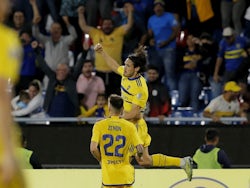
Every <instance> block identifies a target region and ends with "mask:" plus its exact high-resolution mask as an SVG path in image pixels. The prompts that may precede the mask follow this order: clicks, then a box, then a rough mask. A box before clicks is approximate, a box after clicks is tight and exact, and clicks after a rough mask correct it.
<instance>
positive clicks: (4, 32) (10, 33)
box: [0, 24, 18, 42]
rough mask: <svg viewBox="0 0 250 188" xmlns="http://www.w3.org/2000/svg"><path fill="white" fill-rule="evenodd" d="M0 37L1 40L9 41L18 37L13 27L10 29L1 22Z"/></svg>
mask: <svg viewBox="0 0 250 188" xmlns="http://www.w3.org/2000/svg"><path fill="white" fill-rule="evenodd" d="M0 37H1V41H2V40H10V41H12V42H14V41H16V40H17V39H18V34H17V32H16V31H14V30H13V29H11V28H9V27H7V26H5V25H3V24H0Z"/></svg>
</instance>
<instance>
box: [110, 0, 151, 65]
mask: <svg viewBox="0 0 250 188" xmlns="http://www.w3.org/2000/svg"><path fill="white" fill-rule="evenodd" d="M130 4H131V5H133V3H132V1H130V0H126V1H125V2H124V3H123V11H122V12H121V13H120V14H119V15H118V16H116V17H115V20H118V21H117V22H118V23H117V24H118V25H119V26H120V25H124V24H127V22H128V15H129V7H130V6H131V5H130ZM133 20H134V22H133V25H132V27H131V28H130V29H129V30H128V32H127V34H126V35H125V36H124V42H123V48H122V60H123V61H125V60H126V58H127V57H128V55H129V54H131V53H133V52H134V49H136V48H137V47H138V44H144V43H145V41H146V37H147V35H146V33H147V30H146V27H145V24H144V22H143V19H142V18H141V17H140V16H138V15H137V14H136V13H135V12H134V13H133Z"/></svg>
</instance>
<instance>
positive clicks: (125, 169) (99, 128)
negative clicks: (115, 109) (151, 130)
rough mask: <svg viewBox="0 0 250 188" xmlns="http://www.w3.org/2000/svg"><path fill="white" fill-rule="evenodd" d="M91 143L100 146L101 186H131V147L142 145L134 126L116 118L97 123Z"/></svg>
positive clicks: (132, 172) (132, 175)
mask: <svg viewBox="0 0 250 188" xmlns="http://www.w3.org/2000/svg"><path fill="white" fill-rule="evenodd" d="M91 141H93V142H96V143H98V144H99V146H100V152H101V165H102V182H103V185H109V186H111V185H132V184H133V183H134V167H133V166H132V165H131V164H130V156H131V153H133V151H134V147H133V146H137V145H139V144H142V143H141V141H140V139H139V136H138V134H137V131H136V128H135V126H134V124H132V123H131V122H129V121H127V120H125V119H122V118H119V117H118V116H112V117H110V118H107V119H104V120H101V121H98V122H96V123H95V125H94V127H93V132H92V138H91Z"/></svg>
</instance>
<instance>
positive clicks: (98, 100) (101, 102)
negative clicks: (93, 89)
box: [96, 96, 107, 108]
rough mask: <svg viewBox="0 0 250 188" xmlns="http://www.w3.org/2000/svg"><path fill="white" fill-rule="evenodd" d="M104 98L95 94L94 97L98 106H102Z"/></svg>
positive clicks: (104, 102)
mask: <svg viewBox="0 0 250 188" xmlns="http://www.w3.org/2000/svg"><path fill="white" fill-rule="evenodd" d="M106 102H107V101H106V98H105V97H104V96H97V99H96V104H97V106H98V107H99V108H102V107H104V105H105V104H106Z"/></svg>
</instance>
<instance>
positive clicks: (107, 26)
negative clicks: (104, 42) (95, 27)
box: [102, 19, 114, 35]
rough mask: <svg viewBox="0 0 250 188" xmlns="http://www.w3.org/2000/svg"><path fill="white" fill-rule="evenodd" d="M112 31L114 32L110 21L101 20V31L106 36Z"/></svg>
mask: <svg viewBox="0 0 250 188" xmlns="http://www.w3.org/2000/svg"><path fill="white" fill-rule="evenodd" d="M113 30H114V25H113V22H112V20H109V19H106V20H103V23H102V31H103V32H104V33H105V34H106V35H109V34H110V33H112V32H113Z"/></svg>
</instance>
